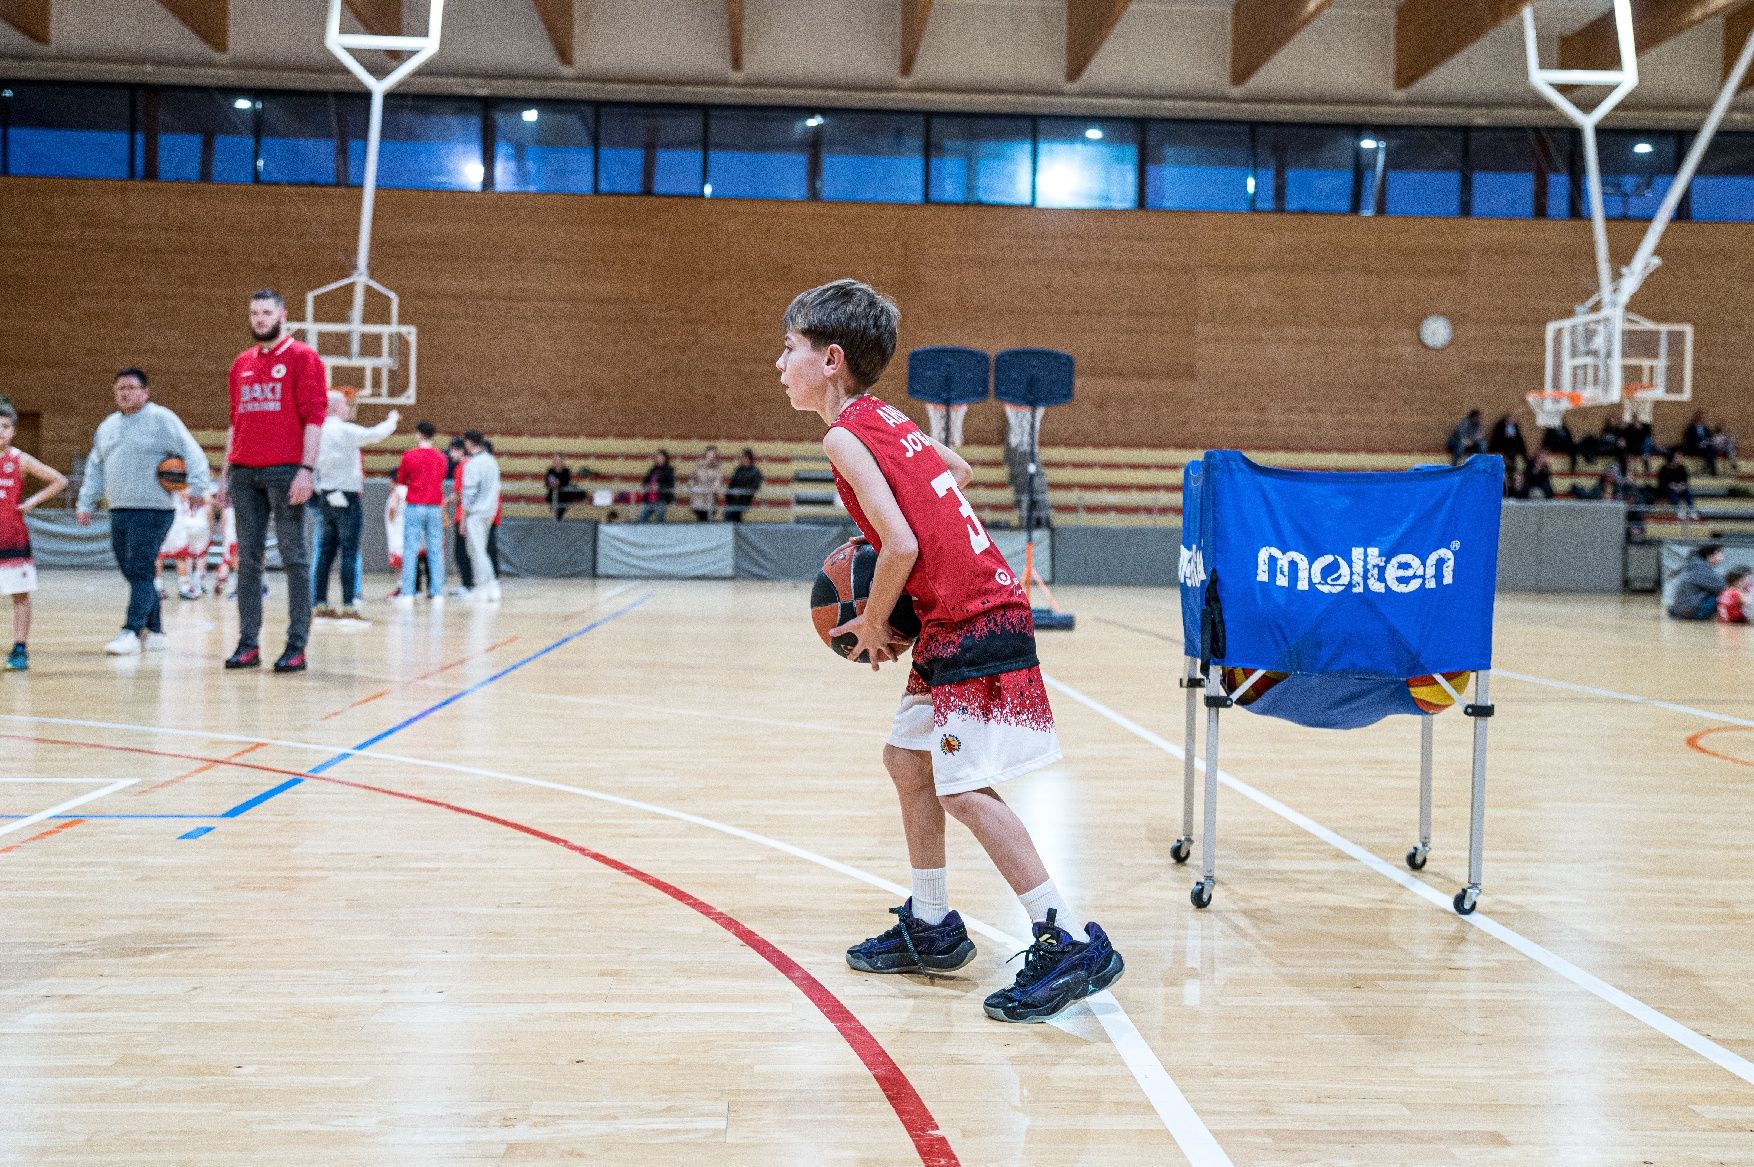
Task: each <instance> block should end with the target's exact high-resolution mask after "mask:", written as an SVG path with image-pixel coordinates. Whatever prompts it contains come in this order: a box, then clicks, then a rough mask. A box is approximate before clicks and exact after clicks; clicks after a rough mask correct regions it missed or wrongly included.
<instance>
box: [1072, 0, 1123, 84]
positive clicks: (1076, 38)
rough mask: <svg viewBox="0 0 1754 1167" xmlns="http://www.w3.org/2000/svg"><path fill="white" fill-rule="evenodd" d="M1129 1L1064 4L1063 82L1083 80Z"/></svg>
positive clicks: (1080, 0) (1092, 0) (1085, 0)
mask: <svg viewBox="0 0 1754 1167" xmlns="http://www.w3.org/2000/svg"><path fill="white" fill-rule="evenodd" d="M1132 3H1133V0H1066V81H1067V82H1068V83H1070V82H1073V81H1076V80H1078V78H1080V77H1082V76H1084V70H1086V69H1088V68H1090V62H1092V61H1094V60H1095V59H1096V54H1097V53H1099V52H1101V51H1102V46H1103V45H1104V44H1105V43H1107V41H1108V34H1109V33H1111V32H1113V31H1114V30H1115V25H1117V24H1119V23H1120V22H1121V17H1123V16H1125V15H1126V13H1127V9H1128V8H1129V7H1131V6H1132Z"/></svg>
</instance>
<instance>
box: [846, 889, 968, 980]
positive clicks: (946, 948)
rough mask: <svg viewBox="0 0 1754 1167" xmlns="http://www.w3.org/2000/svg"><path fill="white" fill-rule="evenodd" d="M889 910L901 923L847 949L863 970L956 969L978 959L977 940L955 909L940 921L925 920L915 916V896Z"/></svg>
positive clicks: (946, 970) (926, 970)
mask: <svg viewBox="0 0 1754 1167" xmlns="http://www.w3.org/2000/svg"><path fill="white" fill-rule="evenodd" d="M889 910H890V911H891V912H893V913H895V914H896V915H897V916H900V917H901V921H900V923H898V924H896V926H895V927H893V928H891V929H890V930H889V931H887V932H885V933H883V934H882V935H881V936H873V937H871V939H869V940H867V941H865V942H864V943H862V944H855V945H853V946H852V947H851V948H849V949H847V963H848V964H850V965H852V966H853V967H854V968H856V969H858V970H859V971H860V972H869V973H909V972H952V971H954V970H955V969H959V968H961V967H962V966H963V965H965V964H967V963H968V962H969V961H971V960H973V959H974V941H972V940H970V939H969V938H968V929H967V928H964V927H963V926H962V917H961V916H959V915H957V914H956V913H955V912H951V913H950V914H949V915H948V916H945V917H944V919H942V920H941V921H939V922H938V923H936V924H926V923H923V922H922V921H920V920H919V919H917V918H916V917H915V916H914V901H913V897H911V896H910V897H908V899H907V901H906V902H905V903H903V904H902V905H901V907H899V908H890V909H889Z"/></svg>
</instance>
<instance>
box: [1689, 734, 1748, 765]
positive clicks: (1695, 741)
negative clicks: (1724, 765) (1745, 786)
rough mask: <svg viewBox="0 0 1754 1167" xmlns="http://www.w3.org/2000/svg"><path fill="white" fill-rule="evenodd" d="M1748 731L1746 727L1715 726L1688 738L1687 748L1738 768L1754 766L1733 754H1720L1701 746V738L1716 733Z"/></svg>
mask: <svg viewBox="0 0 1754 1167" xmlns="http://www.w3.org/2000/svg"><path fill="white" fill-rule="evenodd" d="M1747 731H1748V727H1747V726H1745V725H1714V726H1712V727H1711V728H1710V729H1702V730H1700V731H1699V732H1698V733H1696V734H1694V735H1693V736H1692V737H1690V738H1688V739H1687V748H1688V749H1692V750H1698V751H1699V752H1700V753H1702V754H1705V755H1706V756H1707V757H1712V758H1718V759H1721V760H1722V761H1725V762H1734V763H1735V764H1736V765H1738V766H1754V762H1751V761H1749V760H1748V759H1747V758H1738V757H1735V756H1734V755H1732V754H1720V753H1718V752H1717V751H1716V750H1713V749H1708V748H1707V747H1705V746H1702V745H1700V744H1699V742H1700V739H1701V738H1707V737H1710V736H1711V735H1712V734H1714V733H1731V732H1740V733H1746V732H1747Z"/></svg>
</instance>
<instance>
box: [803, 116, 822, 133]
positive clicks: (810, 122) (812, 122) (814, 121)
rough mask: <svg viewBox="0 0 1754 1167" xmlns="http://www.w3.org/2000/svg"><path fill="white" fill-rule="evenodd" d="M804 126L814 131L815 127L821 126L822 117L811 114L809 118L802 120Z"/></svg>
mask: <svg viewBox="0 0 1754 1167" xmlns="http://www.w3.org/2000/svg"><path fill="white" fill-rule="evenodd" d="M804 124H805V125H807V126H809V127H810V128H811V129H815V128H816V127H817V126H819V125H821V124H822V115H821V114H819V113H813V114H811V115H810V116H809V117H807V118H805V119H804Z"/></svg>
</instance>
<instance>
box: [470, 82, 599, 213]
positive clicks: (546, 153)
mask: <svg viewBox="0 0 1754 1167" xmlns="http://www.w3.org/2000/svg"><path fill="white" fill-rule="evenodd" d="M591 171H592V165H591V107H590V106H588V105H574V104H571V103H560V102H513V103H504V104H500V105H496V106H495V107H494V110H493V188H494V189H495V190H537V191H557V192H563V193H576V194H589V193H590V192H591V188H592V183H591Z"/></svg>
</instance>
